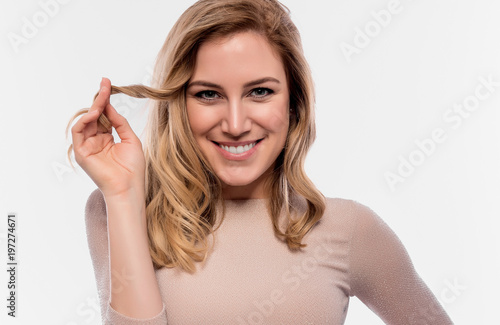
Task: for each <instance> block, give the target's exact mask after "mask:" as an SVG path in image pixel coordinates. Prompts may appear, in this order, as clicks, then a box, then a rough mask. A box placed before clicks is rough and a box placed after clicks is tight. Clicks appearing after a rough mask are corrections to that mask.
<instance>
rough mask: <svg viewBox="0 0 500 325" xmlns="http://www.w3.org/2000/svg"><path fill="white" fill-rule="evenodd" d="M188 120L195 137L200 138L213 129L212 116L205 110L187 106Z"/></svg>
mask: <svg viewBox="0 0 500 325" xmlns="http://www.w3.org/2000/svg"><path fill="white" fill-rule="evenodd" d="M187 113H188V119H189V125H190V126H191V130H192V131H193V134H194V136H195V137H199V136H202V135H203V134H205V133H206V132H208V131H209V130H210V129H211V128H212V127H213V124H214V122H213V120H214V116H213V114H210V112H208V111H207V109H206V108H205V109H203V108H199V107H192V108H190V107H189V106H188V110H187Z"/></svg>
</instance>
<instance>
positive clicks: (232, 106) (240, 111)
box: [221, 99, 252, 137]
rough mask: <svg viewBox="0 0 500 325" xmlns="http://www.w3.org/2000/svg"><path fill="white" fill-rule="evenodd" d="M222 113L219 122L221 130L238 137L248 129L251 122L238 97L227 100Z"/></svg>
mask: <svg viewBox="0 0 500 325" xmlns="http://www.w3.org/2000/svg"><path fill="white" fill-rule="evenodd" d="M224 115H225V116H224V118H223V119H222V124H221V129H222V132H224V133H227V134H229V135H231V136H233V137H239V136H242V135H244V134H245V133H247V132H249V131H250V129H251V127H252V122H251V120H250V118H249V116H248V114H247V110H246V109H245V105H244V104H243V103H242V101H241V100H240V99H235V100H231V101H228V104H227V109H226V111H225V114H224Z"/></svg>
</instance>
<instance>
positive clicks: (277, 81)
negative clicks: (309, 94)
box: [187, 77, 280, 89]
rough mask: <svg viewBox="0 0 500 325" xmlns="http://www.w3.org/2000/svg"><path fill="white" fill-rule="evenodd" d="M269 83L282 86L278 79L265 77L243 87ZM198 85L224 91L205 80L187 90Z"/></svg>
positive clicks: (197, 82)
mask: <svg viewBox="0 0 500 325" xmlns="http://www.w3.org/2000/svg"><path fill="white" fill-rule="evenodd" d="M268 81H270V82H275V83H277V84H280V81H279V80H278V79H276V78H273V77H265V78H260V79H257V80H253V81H250V82H247V83H246V84H244V85H243V87H244V88H248V87H252V86H255V85H258V84H261V83H264V82H268ZM197 85H199V86H205V87H210V88H216V89H222V86H220V85H218V84H214V83H213V82H208V81H204V80H196V81H193V82H190V83H189V85H188V86H187V88H189V87H192V86H197Z"/></svg>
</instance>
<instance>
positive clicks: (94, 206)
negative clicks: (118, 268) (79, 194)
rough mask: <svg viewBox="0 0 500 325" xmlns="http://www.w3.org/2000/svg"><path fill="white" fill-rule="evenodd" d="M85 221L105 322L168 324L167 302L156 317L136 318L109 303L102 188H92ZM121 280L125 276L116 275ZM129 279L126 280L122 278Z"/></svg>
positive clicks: (106, 229) (105, 224) (103, 320)
mask: <svg viewBox="0 0 500 325" xmlns="http://www.w3.org/2000/svg"><path fill="white" fill-rule="evenodd" d="M85 224H86V229H87V241H88V245H89V251H90V255H91V258H92V264H93V266H94V274H95V278H96V283H97V289H98V294H99V301H100V306H101V317H102V323H103V324H110V325H114V324H120V325H122V324H124V325H165V324H167V316H166V311H165V304H163V309H162V311H161V312H160V313H159V314H158V315H156V316H155V317H153V318H149V319H135V318H131V317H127V316H125V315H123V314H121V313H119V312H117V311H115V310H114V309H113V308H112V307H111V305H110V303H109V296H110V288H111V281H110V269H109V247H108V228H107V214H106V203H105V201H104V197H103V196H102V193H101V191H100V190H99V189H96V190H95V191H93V192H92V193H91V194H90V196H89V198H88V200H87V204H86V207H85ZM113 276H117V277H119V278H120V279H121V278H122V277H125V276H126V275H120V274H116V275H113ZM123 280H124V281H126V279H123Z"/></svg>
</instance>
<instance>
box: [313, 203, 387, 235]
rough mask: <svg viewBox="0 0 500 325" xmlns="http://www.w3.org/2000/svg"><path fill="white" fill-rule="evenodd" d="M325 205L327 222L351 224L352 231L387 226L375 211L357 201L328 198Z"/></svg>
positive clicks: (324, 215) (325, 219) (324, 217)
mask: <svg viewBox="0 0 500 325" xmlns="http://www.w3.org/2000/svg"><path fill="white" fill-rule="evenodd" d="M325 203H326V204H325V213H324V214H323V218H322V219H324V221H325V222H328V221H329V222H335V223H343V224H349V225H350V228H352V230H354V228H367V227H374V226H377V225H380V224H384V225H385V223H384V222H383V220H382V219H381V218H380V217H379V216H378V214H377V213H375V211H373V210H372V209H371V208H369V207H368V206H366V205H365V204H362V203H360V202H358V201H356V200H351V199H344V198H330V197H327V198H326V199H325Z"/></svg>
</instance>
